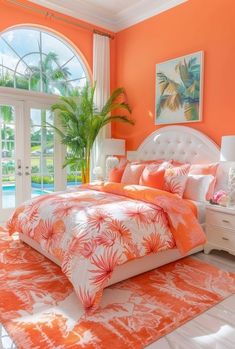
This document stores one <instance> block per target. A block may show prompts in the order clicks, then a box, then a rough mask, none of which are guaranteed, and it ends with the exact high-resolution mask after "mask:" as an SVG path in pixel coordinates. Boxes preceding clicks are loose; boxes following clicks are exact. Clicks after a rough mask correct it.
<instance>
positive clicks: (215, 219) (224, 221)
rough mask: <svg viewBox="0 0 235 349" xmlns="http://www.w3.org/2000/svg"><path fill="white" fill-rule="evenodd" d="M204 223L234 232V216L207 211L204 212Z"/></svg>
mask: <svg viewBox="0 0 235 349" xmlns="http://www.w3.org/2000/svg"><path fill="white" fill-rule="evenodd" d="M206 223H207V224H211V225H214V226H215V225H216V226H218V227H222V228H225V229H226V228H229V229H234V230H235V215H234V214H228V213H223V212H218V211H217V212H216V211H213V210H210V209H208V210H207V211H206Z"/></svg>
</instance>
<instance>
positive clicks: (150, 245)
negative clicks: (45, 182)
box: [8, 183, 205, 312]
mask: <svg viewBox="0 0 235 349" xmlns="http://www.w3.org/2000/svg"><path fill="white" fill-rule="evenodd" d="M8 229H9V231H10V233H14V232H20V233H22V234H25V235H27V236H29V237H30V238H31V239H34V240H35V241H37V243H38V244H39V245H40V246H41V248H42V249H43V250H44V251H46V252H48V253H50V254H51V255H52V256H54V257H56V258H57V259H59V260H60V261H61V265H62V270H63V272H64V273H65V274H66V276H67V277H68V278H69V280H70V281H71V283H72V284H73V286H74V289H75V291H76V294H77V296H78V297H79V299H80V301H81V302H82V304H83V306H84V308H85V309H86V311H87V312H89V311H92V310H94V309H95V308H96V307H97V305H98V303H99V301H100V298H101V296H102V291H103V289H104V287H105V286H106V285H107V282H108V280H109V279H110V277H111V276H112V272H113V270H114V268H115V267H116V266H118V265H120V264H124V263H126V262H128V261H130V260H132V259H135V258H140V257H143V256H145V255H147V254H150V253H155V252H158V251H163V250H167V249H170V248H173V247H175V246H177V247H178V248H179V249H180V251H181V252H182V254H185V253H187V252H188V251H190V250H191V249H192V248H194V247H196V246H198V245H201V244H203V243H204V242H205V235H204V233H203V231H202V229H201V227H200V225H199V224H198V222H197V219H196V216H195V207H193V206H192V204H190V203H189V202H187V201H186V200H182V199H180V198H178V197H177V196H176V195H174V194H170V193H168V192H164V191H160V190H157V189H153V188H149V187H144V186H139V185H123V184H119V183H105V184H101V185H92V184H91V185H86V186H81V187H76V188H73V189H70V190H67V191H65V192H58V193H53V194H50V195H46V196H41V197H38V198H35V199H33V200H31V201H28V202H26V203H24V204H23V205H21V206H20V207H18V208H17V209H16V210H15V212H14V214H13V216H12V217H11V219H10V220H9V222H8Z"/></svg>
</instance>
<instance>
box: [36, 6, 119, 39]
mask: <svg viewBox="0 0 235 349" xmlns="http://www.w3.org/2000/svg"><path fill="white" fill-rule="evenodd" d="M29 1H30V2H34V3H35V4H37V5H41V6H45V7H47V8H49V9H51V10H54V11H57V12H60V13H63V14H65V15H68V16H71V17H73V18H76V19H80V20H82V21H85V22H88V23H91V24H94V25H97V26H99V27H103V28H106V29H108V30H111V31H113V32H116V27H115V24H114V22H115V16H112V14H110V11H105V10H104V9H101V8H100V7H98V6H93V5H91V4H89V3H87V2H83V1H81V0H77V1H76V4H75V3H74V2H73V1H69V0H66V4H65V1H63V2H62V3H63V5H62V4H61V2H60V4H57V3H55V1H50V0H29ZM58 2H59V1H58ZM78 9H79V12H78ZM112 17H114V18H112Z"/></svg>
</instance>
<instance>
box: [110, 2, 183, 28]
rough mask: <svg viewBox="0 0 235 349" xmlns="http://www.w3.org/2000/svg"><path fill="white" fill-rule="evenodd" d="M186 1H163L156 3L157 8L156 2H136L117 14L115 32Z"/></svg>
mask: <svg viewBox="0 0 235 349" xmlns="http://www.w3.org/2000/svg"><path fill="white" fill-rule="evenodd" d="M186 1H188V0H165V1H164V2H163V1H158V3H159V4H158V5H157V6H156V0H144V1H139V2H136V4H135V5H133V6H131V7H128V8H126V9H124V10H122V11H120V12H119V13H118V14H117V18H118V19H117V20H116V21H115V27H116V31H120V30H123V29H125V28H128V27H130V26H132V25H134V24H137V23H139V22H142V21H144V20H145V19H148V18H150V17H153V16H156V15H158V14H160V13H162V12H164V11H167V10H169V9H171V8H173V7H175V6H178V5H180V4H182V3H184V2H186Z"/></svg>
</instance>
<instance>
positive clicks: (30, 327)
mask: <svg viewBox="0 0 235 349" xmlns="http://www.w3.org/2000/svg"><path fill="white" fill-rule="evenodd" d="M234 292H235V275H234V274H231V273H228V272H225V271H223V270H220V269H218V268H216V267H214V266H212V265H208V264H205V263H203V262H200V261H198V260H196V259H193V258H190V257H188V258H184V259H182V260H180V261H177V262H174V263H171V264H168V265H166V266H163V267H161V268H158V269H156V270H154V271H151V272H147V273H145V274H142V275H139V276H137V277H134V278H132V279H129V280H127V281H123V282H121V283H119V284H116V285H113V286H111V287H109V288H108V289H106V290H105V292H104V295H103V299H102V302H101V306H100V308H99V310H98V311H97V312H96V313H95V314H93V315H90V316H85V314H84V312H83V310H82V308H81V305H80V304H79V301H78V299H77V298H76V296H75V293H74V292H73V289H72V286H71V284H70V283H69V281H68V280H67V278H66V277H65V276H64V275H63V274H62V272H61V270H60V268H59V267H57V266H56V265H55V264H53V263H52V262H50V261H49V260H47V259H46V258H45V257H43V256H42V255H40V254H39V253H37V252H36V251H34V250H33V249H31V248H30V247H28V246H25V245H24V244H22V243H21V242H19V240H17V239H12V238H10V237H8V235H7V234H6V233H1V235H0V321H1V323H2V324H3V325H4V326H5V328H6V329H7V331H8V333H9V334H10V336H11V338H12V339H13V341H14V342H15V344H16V346H17V348H18V349H34V348H35V349H36V348H37V349H40V348H43V349H65V348H66V349H68V348H69V349H73V348H74V349H75V348H78V349H79V348H86V349H107V348H112V349H119V348H120V349H124V348H135V349H138V348H144V347H145V346H146V345H148V344H150V343H151V342H153V341H156V340H157V339H158V338H160V337H161V336H163V335H165V334H167V333H169V332H170V331H172V330H174V329H175V328H177V327H178V326H180V325H182V324H183V323H185V322H186V321H189V320H191V319H192V318H193V317H195V316H197V315H199V314H200V313H202V312H204V311H205V310H207V309H209V308H210V307H212V306H213V305H215V304H216V303H218V302H220V301H221V300H223V299H224V298H226V297H228V296H230V295H231V294H232V293H234Z"/></svg>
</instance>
